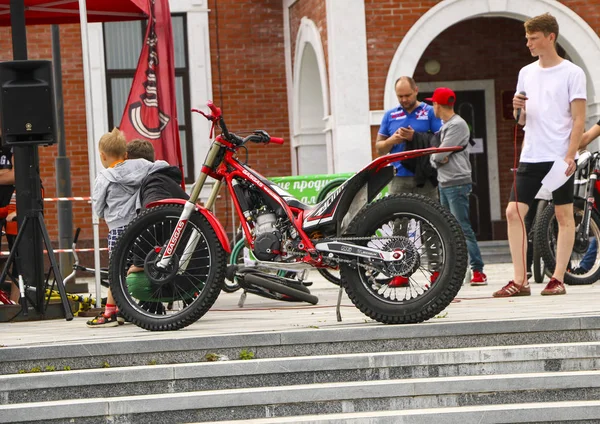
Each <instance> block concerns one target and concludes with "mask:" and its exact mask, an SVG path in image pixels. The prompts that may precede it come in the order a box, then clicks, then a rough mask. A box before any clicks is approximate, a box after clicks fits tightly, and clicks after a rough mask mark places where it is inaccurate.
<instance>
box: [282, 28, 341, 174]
mask: <svg viewBox="0 0 600 424" xmlns="http://www.w3.org/2000/svg"><path fill="white" fill-rule="evenodd" d="M293 81H294V101H293V109H292V114H293V129H294V134H293V140H292V168H293V171H294V173H295V174H298V175H310V174H326V173H328V172H331V171H332V169H333V164H332V163H331V161H332V157H333V155H332V152H331V134H330V132H329V131H328V130H327V129H326V120H325V118H326V117H327V116H328V115H329V102H328V94H327V78H326V67H325V55H324V53H323V47H322V44H321V38H320V35H319V31H318V29H317V27H316V25H315V24H314V22H313V21H311V20H310V19H307V18H303V19H302V22H301V25H300V29H299V31H298V37H297V41H296V51H295V55H294V79H293Z"/></svg>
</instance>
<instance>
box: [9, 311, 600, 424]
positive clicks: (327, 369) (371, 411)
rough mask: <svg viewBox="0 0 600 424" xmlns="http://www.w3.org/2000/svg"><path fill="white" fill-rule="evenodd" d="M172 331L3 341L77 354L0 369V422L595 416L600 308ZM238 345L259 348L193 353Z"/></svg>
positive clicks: (599, 414) (16, 360) (52, 354)
mask: <svg viewBox="0 0 600 424" xmlns="http://www.w3.org/2000/svg"><path fill="white" fill-rule="evenodd" d="M177 334H178V333H171V334H166V335H165V338H164V339H163V340H158V341H157V340H154V341H153V344H154V346H149V345H147V344H146V342H145V341H136V340H128V341H122V342H113V343H104V344H96V343H88V344H82V345H76V346H46V347H24V348H23V347H21V348H2V349H0V364H2V366H3V367H4V369H5V370H9V369H13V370H14V369H15V367H16V366H25V365H26V366H28V367H29V366H32V365H34V364H35V366H37V367H39V368H42V369H44V364H50V365H46V366H49V367H51V366H55V365H56V367H58V366H59V364H61V363H62V364H68V363H70V364H77V365H80V366H79V367H78V368H80V369H75V368H73V367H72V370H70V371H54V372H41V373H22V374H19V373H16V371H13V374H10V373H7V372H3V373H2V374H3V375H0V423H4V422H11V423H12V422H15V423H16V422H28V423H30V422H31V423H34V422H47V423H67V422H69V423H86V424H92V423H115V422H123V423H142V422H152V423H173V422H215V421H218V422H225V421H226V420H243V421H244V422H246V423H247V424H252V423H260V422H264V423H285V422H290V423H292V422H293V423H301V422H305V423H392V422H393V423H402V422H411V423H420V422H428V423H429V422H436V421H437V420H444V421H443V422H444V423H452V422H459V420H460V422H461V424H465V423H470V422H482V423H486V422H545V421H559V422H600V341H599V340H600V317H595V316H589V317H579V318H561V319H544V320H514V321H489V322H468V323H434V324H427V325H423V324H421V325H414V326H380V325H373V326H370V327H361V328H342V329H339V328H338V329H327V330H320V329H314V330H313V331H306V330H302V331H288V332H279V333H275V332H273V333H256V334H245V335H226V336H222V337H212V338H210V337H195V338H187V339H186V338H181V337H180V338H177V337H176V336H177ZM241 348H244V349H247V350H250V351H252V352H253V353H254V354H255V356H256V358H258V359H253V360H227V361H217V362H205V361H204V362H203V361H202V359H203V358H204V357H205V355H206V352H212V353H215V354H218V355H226V354H229V355H228V356H229V357H230V358H236V357H237V355H238V354H239V352H240V349H241ZM136 350H137V352H136ZM109 353H110V354H109ZM152 357H153V358H158V359H159V360H158V361H156V362H158V363H157V364H156V365H147V362H146V363H145V364H144V365H136V363H140V362H142V363H144V362H143V361H147V360H148V358H152ZM89 358H92V359H91V360H87V359H89ZM127 358H128V359H127ZM102 359H104V360H106V361H111V363H110V365H111V367H110V368H99V365H98V363H97V362H98V361H99V360H102ZM115 363H119V364H122V366H119V367H115V366H114V364H115ZM52 364H55V365H52ZM91 365H94V366H91ZM25 369H28V368H25ZM499 417H501V418H499ZM240 422H241V421H240Z"/></svg>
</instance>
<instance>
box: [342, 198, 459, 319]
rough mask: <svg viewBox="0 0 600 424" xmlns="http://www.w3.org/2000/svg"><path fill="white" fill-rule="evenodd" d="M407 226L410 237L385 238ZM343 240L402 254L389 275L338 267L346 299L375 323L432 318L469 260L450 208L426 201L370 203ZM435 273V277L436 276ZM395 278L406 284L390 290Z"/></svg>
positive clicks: (345, 265)
mask: <svg viewBox="0 0 600 424" xmlns="http://www.w3.org/2000/svg"><path fill="white" fill-rule="evenodd" d="M410 222H412V224H409V223H410ZM409 226H412V228H417V230H416V231H415V232H414V234H413V235H412V238H410V237H403V238H402V239H401V240H399V241H390V239H389V238H386V236H392V235H394V236H395V235H397V234H401V233H402V232H404V233H406V232H407V231H408V229H409V228H411V227H409ZM417 232H418V233H419V234H418V235H417V234H416V233H417ZM344 237H370V238H371V240H357V244H361V245H365V246H369V247H374V248H378V249H381V250H398V249H400V250H403V251H405V254H406V256H405V260H403V261H399V262H398V263H396V264H394V265H388V267H389V266H391V267H392V269H391V271H390V272H388V273H386V272H377V271H369V270H368V269H365V268H364V267H361V266H353V264H351V263H347V262H346V263H344V262H342V263H341V265H340V271H341V281H342V285H343V287H344V288H345V290H346V293H347V295H348V297H349V298H350V300H351V301H352V302H353V303H354V305H355V306H356V307H357V308H358V309H359V310H360V311H361V312H362V313H364V314H365V315H367V316H368V317H370V318H372V319H374V320H376V321H379V322H382V323H386V324H408V323H417V322H422V321H425V320H428V319H430V318H433V317H434V316H436V315H437V314H439V313H440V312H441V311H443V310H444V309H445V308H446V307H447V306H448V305H449V304H450V302H452V300H453V299H454V298H455V297H456V295H457V293H458V291H459V290H460V288H461V286H462V283H463V278H464V276H465V272H466V269H467V257H468V255H467V247H466V243H465V238H464V235H463V232H462V229H461V228H460V226H459V224H458V222H457V221H456V219H455V218H454V216H453V215H452V214H451V213H450V211H449V210H447V209H446V208H442V207H440V204H439V203H438V202H436V201H434V200H432V199H430V198H427V197H424V196H420V195H416V194H401V195H392V196H388V197H385V198H383V199H381V200H378V201H376V202H373V203H371V204H369V205H367V206H366V207H365V208H363V209H362V210H361V211H360V212H359V213H358V214H357V216H356V217H355V218H354V219H353V220H352V222H351V223H350V225H349V227H348V229H347V230H346V232H345V233H344ZM394 243H400V244H394ZM430 256H431V257H430ZM375 261H376V260H375V259H366V258H359V259H357V262H358V264H363V265H367V266H369V265H374V264H376V262H375ZM435 271H437V272H438V273H439V274H437V278H436V276H435V274H434V272H435ZM398 275H401V276H403V277H406V278H408V284H407V285H406V286H401V285H397V286H392V284H391V283H392V282H393V281H394V276H398ZM432 281H434V282H433V283H432Z"/></svg>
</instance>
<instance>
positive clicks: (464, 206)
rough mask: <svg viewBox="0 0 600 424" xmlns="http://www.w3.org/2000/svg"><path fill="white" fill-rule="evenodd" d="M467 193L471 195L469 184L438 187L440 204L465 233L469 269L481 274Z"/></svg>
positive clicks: (481, 261)
mask: <svg viewBox="0 0 600 424" xmlns="http://www.w3.org/2000/svg"><path fill="white" fill-rule="evenodd" d="M469 193H471V184H464V185H458V186H452V187H440V203H441V204H442V206H444V207H446V208H448V209H450V212H452V215H454V217H455V218H456V220H457V221H458V223H459V224H460V226H461V228H462V230H463V233H465V239H466V241H467V250H468V251H469V261H470V263H471V269H472V270H473V271H480V272H481V271H483V260H482V259H481V251H480V250H479V245H478V244H477V239H476V238H475V233H474V232H473V228H472V227H471V221H470V220H469Z"/></svg>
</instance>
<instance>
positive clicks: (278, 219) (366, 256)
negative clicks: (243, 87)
mask: <svg viewBox="0 0 600 424" xmlns="http://www.w3.org/2000/svg"><path fill="white" fill-rule="evenodd" d="M208 107H209V108H210V111H211V113H210V114H208V115H207V114H205V113H203V112H201V111H197V110H195V111H196V112H199V113H201V114H202V115H204V116H205V117H206V118H207V119H208V120H210V121H212V123H213V126H212V129H211V137H212V131H213V130H214V128H215V125H216V124H218V126H219V127H220V129H221V134H220V135H219V136H217V137H216V139H215V140H214V142H213V143H212V145H211V147H210V150H209V152H208V155H207V157H206V160H205V163H204V165H203V166H202V170H201V172H200V176H199V177H198V180H197V182H196V184H195V185H194V187H193V190H192V193H191V195H190V199H189V200H188V201H185V200H180V199H167V200H163V201H160V202H157V203H155V204H152V205H150V206H149V208H148V209H146V210H145V211H143V212H142V213H141V214H140V215H139V216H138V217H137V218H136V219H135V220H134V221H133V222H131V224H130V225H129V226H128V227H127V229H126V231H125V232H124V233H123V235H122V236H121V237H120V239H119V241H118V243H117V245H116V247H115V249H114V251H113V252H112V255H111V260H110V271H109V275H110V287H111V290H112V294H113V296H114V298H115V300H116V302H117V305H118V307H119V309H120V311H121V313H122V314H123V315H124V316H125V317H126V318H127V319H129V320H130V321H131V322H133V323H135V324H136V325H138V326H139V327H142V328H145V329H147V330H154V331H160V330H177V329H180V328H183V327H186V326H188V325H190V324H192V323H193V322H195V321H196V320H198V319H199V318H200V317H201V316H202V315H204V314H205V313H206V312H207V311H208V310H209V309H210V307H211V306H212V305H213V304H214V302H215V301H216V299H217V297H218V295H219V293H220V292H221V287H222V284H223V280H224V277H225V267H226V263H227V259H226V252H227V253H229V252H230V251H231V248H230V245H229V241H228V238H227V234H226V232H225V230H224V229H223V227H222V225H221V224H220V223H219V221H217V219H216V217H215V216H214V215H213V214H212V213H211V212H210V211H209V209H210V208H211V207H212V206H213V205H214V202H215V200H216V198H217V194H218V192H219V189H220V188H221V185H222V184H223V182H224V183H225V185H226V186H227V189H228V190H229V193H230V195H231V198H232V199H233V203H234V206H235V210H236V212H237V215H238V217H239V219H240V221H241V225H242V229H243V232H244V237H245V239H246V242H247V245H248V247H249V248H250V249H251V250H252V252H253V254H254V256H255V257H256V258H257V259H258V261H260V262H261V267H263V265H264V266H269V265H270V266H271V267H272V268H275V269H276V268H283V267H285V268H286V269H289V268H290V267H291V268H294V267H296V268H298V269H302V268H306V267H315V268H329V269H339V270H340V277H341V284H342V286H343V287H344V289H345V291H346V293H347V295H348V297H349V298H350V299H351V301H352V302H353V303H354V305H355V306H356V307H357V308H358V309H359V310H360V311H361V312H363V313H364V314H365V315H367V316H368V317H370V318H372V319H374V320H377V321H379V322H383V323H390V324H394V323H416V322H421V321H424V320H427V319H430V318H432V317H433V316H435V315H436V314H438V313H440V312H441V311H442V310H443V309H444V308H446V306H448V304H450V302H451V301H452V299H454V297H455V296H456V294H457V293H458V290H459V289H460V287H461V284H462V280H463V278H464V275H465V271H466V266H467V249H466V244H465V241H464V236H463V234H462V231H461V229H460V227H459V225H458V223H457V221H456V220H455V219H454V217H453V216H452V214H451V213H450V212H449V211H447V210H446V209H444V208H442V207H441V206H440V204H439V203H437V202H435V201H434V200H431V199H428V198H425V197H423V196H419V195H412V194H403V195H391V196H387V197H384V198H383V199H380V200H377V201H373V202H372V200H373V199H374V198H375V197H376V196H377V194H378V193H379V192H380V191H381V189H382V188H383V187H385V186H386V185H387V184H388V183H389V182H390V181H391V179H392V177H393V176H394V173H393V167H392V166H388V165H390V164H391V163H392V162H395V161H398V160H404V159H411V158H415V157H418V156H423V155H428V154H431V153H434V152H449V151H454V150H458V149H459V148H457V147H449V148H429V149H424V150H413V151H407V152H402V153H396V154H390V155H387V156H384V157H380V158H377V159H375V160H374V161H373V162H371V163H370V164H369V165H367V166H366V167H365V168H363V169H362V170H360V171H359V172H358V173H357V174H356V175H355V176H353V177H352V178H350V179H349V180H347V181H346V182H344V183H343V184H342V185H341V186H340V187H338V188H337V189H336V190H335V191H334V192H333V193H332V194H331V195H330V196H329V197H327V198H326V199H325V200H323V201H322V202H321V203H319V204H318V205H316V206H314V207H309V206H307V205H304V204H302V203H301V202H300V201H298V200H297V199H295V198H294V197H293V196H292V195H291V194H289V193H288V192H286V191H285V190H283V189H281V188H280V187H278V186H277V185H275V184H274V183H272V182H270V181H268V180H267V179H266V178H265V177H263V176H262V175H260V174H259V173H257V172H256V171H254V170H253V169H251V168H250V167H248V166H247V165H245V164H243V163H241V162H240V161H239V160H238V158H237V157H236V152H237V151H238V150H239V149H240V148H244V145H245V144H246V143H248V142H254V143H263V144H268V143H277V144H282V143H283V140H282V139H280V138H275V137H270V136H269V135H268V134H267V133H266V132H265V131H255V132H254V133H253V134H251V135H249V136H247V137H245V138H241V137H239V136H237V135H235V134H233V133H230V132H229V131H228V130H227V127H226V125H225V121H224V120H223V117H222V116H221V110H220V109H219V108H217V107H215V106H214V105H213V104H212V103H211V102H209V103H208ZM209 176H210V177H212V178H214V179H215V183H214V186H213V189H212V192H211V194H210V196H209V198H208V200H207V202H206V204H205V205H204V206H205V207H202V206H200V205H198V204H196V202H197V200H198V198H199V195H200V190H201V189H202V187H203V186H204V183H205V182H206V179H207V177H209ZM233 272H235V273H236V274H235V277H236V278H237V280H238V281H240V285H242V286H243V287H252V288H253V289H255V290H261V289H262V290H269V291H270V292H276V293H281V294H283V295H288V296H293V297H296V298H299V299H303V300H306V301H307V302H310V303H316V302H317V298H316V297H315V296H313V295H311V294H310V293H309V292H308V290H307V289H306V287H304V286H302V284H301V283H298V282H295V281H294V280H290V279H286V278H283V277H278V276H277V275H274V274H272V273H267V272H261V271H260V270H259V269H257V268H238V269H234V270H233ZM303 296H304V297H303Z"/></svg>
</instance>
